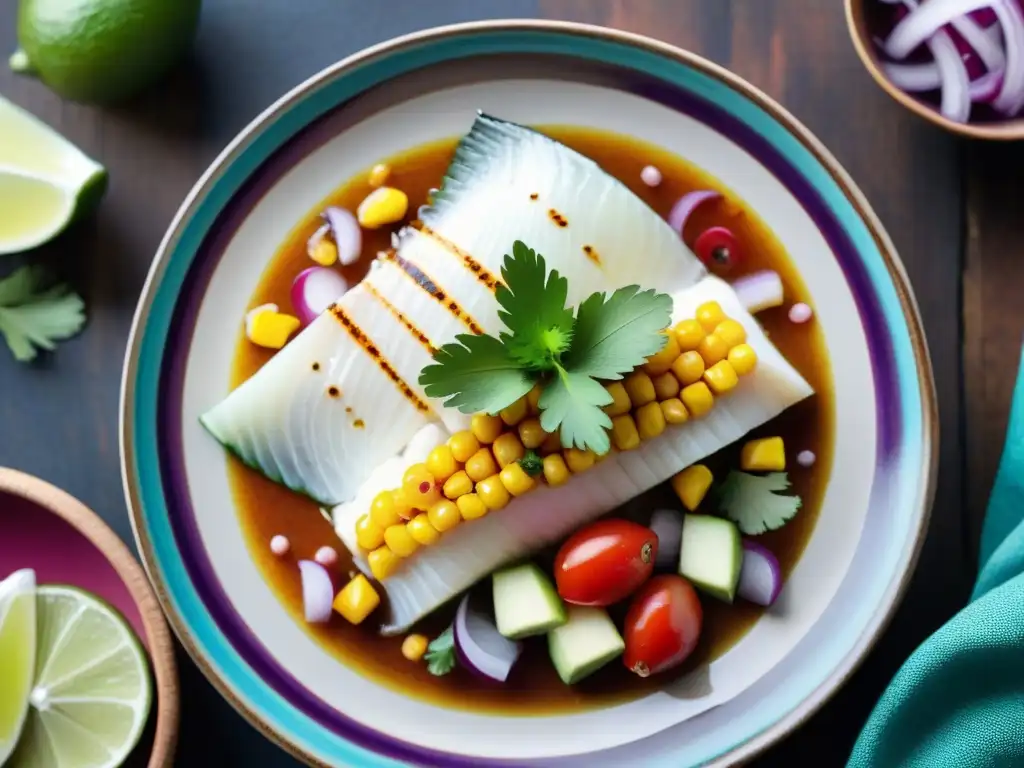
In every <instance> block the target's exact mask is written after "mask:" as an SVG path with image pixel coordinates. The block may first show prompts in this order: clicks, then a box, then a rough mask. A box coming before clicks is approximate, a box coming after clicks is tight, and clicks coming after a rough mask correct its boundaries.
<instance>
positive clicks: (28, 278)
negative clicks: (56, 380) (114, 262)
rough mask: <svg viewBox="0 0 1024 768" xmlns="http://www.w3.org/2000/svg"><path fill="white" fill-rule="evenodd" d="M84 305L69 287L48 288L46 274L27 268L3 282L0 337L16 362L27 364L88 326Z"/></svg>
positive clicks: (33, 268)
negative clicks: (1, 336) (41, 352)
mask: <svg viewBox="0 0 1024 768" xmlns="http://www.w3.org/2000/svg"><path fill="white" fill-rule="evenodd" d="M84 309H85V304H84V302H83V301H82V298H81V297H80V296H78V295H77V294H76V293H73V292H72V291H71V290H70V289H69V288H68V287H67V286H66V285H52V286H51V285H49V283H48V281H47V277H46V272H45V271H44V270H43V269H42V268H40V267H38V266H32V265H28V266H24V267H21V268H20V269H17V270H15V271H14V272H12V273H11V274H10V275H8V276H7V277H5V278H3V279H0V334H3V337H4V339H5V340H6V341H7V346H8V347H10V350H11V353H12V354H13V355H14V359H15V360H18V361H19V362H23V363H27V362H30V361H32V360H34V359H35V357H36V355H37V354H38V353H39V350H40V349H44V350H47V351H52V350H53V349H55V348H56V346H57V342H58V341H62V340H63V339H67V338H70V337H72V336H74V335H75V334H76V333H78V332H79V331H80V330H81V329H82V326H83V325H84V324H85V311H84Z"/></svg>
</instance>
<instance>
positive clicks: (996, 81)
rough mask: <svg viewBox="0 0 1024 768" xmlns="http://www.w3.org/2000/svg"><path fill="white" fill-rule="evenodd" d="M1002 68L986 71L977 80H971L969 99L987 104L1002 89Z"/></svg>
mask: <svg viewBox="0 0 1024 768" xmlns="http://www.w3.org/2000/svg"><path fill="white" fill-rule="evenodd" d="M1003 76H1004V75H1003V70H1001V69H1000V70H997V71H995V72H986V73H985V74H984V75H982V76H981V77H979V78H978V79H977V80H972V81H971V86H970V89H969V90H970V93H971V101H980V102H982V103H984V104H987V103H989V102H991V101H993V100H995V98H996V97H997V96H998V95H999V92H1000V91H1002V89H1003Z"/></svg>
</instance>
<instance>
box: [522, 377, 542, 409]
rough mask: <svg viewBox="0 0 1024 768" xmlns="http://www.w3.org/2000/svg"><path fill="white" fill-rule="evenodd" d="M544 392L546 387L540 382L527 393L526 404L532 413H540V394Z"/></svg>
mask: <svg viewBox="0 0 1024 768" xmlns="http://www.w3.org/2000/svg"><path fill="white" fill-rule="evenodd" d="M543 393H544V389H543V388H542V387H541V385H540V384H534V385H533V389H531V390H530V391H529V392H527V393H526V404H527V406H529V408H530V413H533V414H537V413H540V396H541V395H542V394H543Z"/></svg>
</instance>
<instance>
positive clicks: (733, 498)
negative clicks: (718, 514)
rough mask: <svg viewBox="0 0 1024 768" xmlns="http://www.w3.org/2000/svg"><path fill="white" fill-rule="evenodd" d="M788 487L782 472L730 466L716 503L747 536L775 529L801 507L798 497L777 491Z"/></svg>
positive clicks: (784, 474) (787, 481)
mask: <svg viewBox="0 0 1024 768" xmlns="http://www.w3.org/2000/svg"><path fill="white" fill-rule="evenodd" d="M787 488H789V476H788V475H787V474H786V473H785V472H771V473H769V474H767V475H751V474H749V473H747V472H738V471H736V470H731V471H730V472H729V474H728V476H727V477H726V478H725V482H724V483H722V485H721V487H720V488H719V491H718V504H719V506H720V508H721V510H722V512H724V513H725V516H726V517H728V518H729V519H730V520H732V521H733V522H734V523H736V525H737V526H739V529H740V531H742V532H743V533H745V534H747V535H748V536H756V535H758V534H760V533H764V532H765V531H774V530H776V529H777V528H781V527H782V526H784V525H785V524H786V523H787V522H789V521H790V520H791V519H792V518H793V516H794V515H796V513H797V512H798V511H799V510H800V505H801V501H800V497H799V496H788V495H780V494H779V493H776V491H785V490H786V489H787Z"/></svg>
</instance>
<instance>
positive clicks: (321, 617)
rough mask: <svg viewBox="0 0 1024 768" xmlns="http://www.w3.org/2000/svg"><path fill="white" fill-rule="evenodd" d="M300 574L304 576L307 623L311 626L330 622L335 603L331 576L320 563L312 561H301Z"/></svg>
mask: <svg viewBox="0 0 1024 768" xmlns="http://www.w3.org/2000/svg"><path fill="white" fill-rule="evenodd" d="M299 573H300V574H301V576H302V609H303V611H304V613H305V616H306V621H307V622H309V623H310V624H323V623H324V622H327V621H330V618H331V607H332V604H333V603H334V584H333V582H332V581H331V574H329V573H328V572H327V569H326V568H324V567H323V566H322V565H320V563H315V562H313V561H312V560H299Z"/></svg>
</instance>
